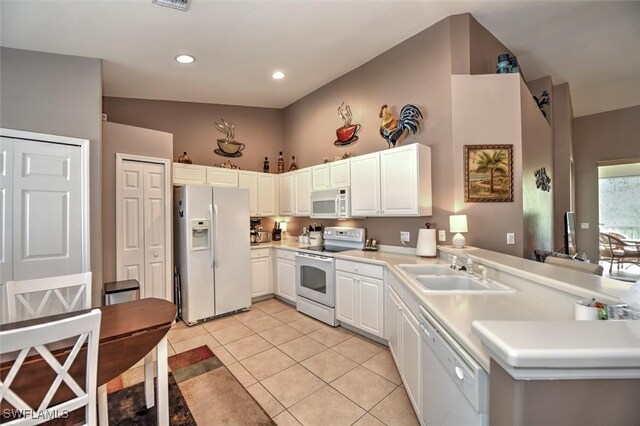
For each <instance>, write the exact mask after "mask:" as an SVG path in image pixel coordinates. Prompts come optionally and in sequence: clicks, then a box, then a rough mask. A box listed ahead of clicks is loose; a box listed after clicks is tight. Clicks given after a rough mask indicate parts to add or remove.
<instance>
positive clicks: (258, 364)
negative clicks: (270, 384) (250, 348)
mask: <svg viewBox="0 0 640 426" xmlns="http://www.w3.org/2000/svg"><path fill="white" fill-rule="evenodd" d="M241 363H242V365H243V366H244V367H245V368H246V369H247V370H248V371H249V372H250V373H251V374H252V375H253V376H255V378H256V379H258V380H264V379H266V378H267V377H270V376H273V375H274V374H276V373H277V372H279V371H282V370H284V369H285V368H289V367H291V366H292V365H293V364H295V363H296V362H295V361H294V360H292V359H291V358H289V357H288V356H287V355H285V354H284V353H282V352H281V351H280V350H279V349H278V348H271V349H269V350H266V351H264V352H260V353H259V354H256V355H253V356H250V357H248V358H245V359H243V360H242V361H241Z"/></svg>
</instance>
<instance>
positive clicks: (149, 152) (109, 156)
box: [102, 123, 173, 282]
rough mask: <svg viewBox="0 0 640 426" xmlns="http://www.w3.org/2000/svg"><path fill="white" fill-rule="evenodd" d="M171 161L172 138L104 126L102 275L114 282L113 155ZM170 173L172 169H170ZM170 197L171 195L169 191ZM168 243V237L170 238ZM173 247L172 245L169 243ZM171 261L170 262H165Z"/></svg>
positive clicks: (136, 130)
mask: <svg viewBox="0 0 640 426" xmlns="http://www.w3.org/2000/svg"><path fill="white" fill-rule="evenodd" d="M117 153H120V154H133V155H142V156H146V157H155V158H163V159H168V160H171V158H172V157H173V135H171V134H170V133H165V132H158V131H156V130H149V129H142V128H139V127H133V126H126V125H123V124H116V123H103V134H102V236H103V238H102V268H103V271H102V274H103V279H104V282H110V281H115V280H116V207H115V206H116V204H115V203H116V154H117ZM169 173H171V170H169ZM169 194H170V195H172V192H171V191H169ZM170 240H171V238H170ZM171 246H173V244H171ZM168 261H170V259H169V260H168Z"/></svg>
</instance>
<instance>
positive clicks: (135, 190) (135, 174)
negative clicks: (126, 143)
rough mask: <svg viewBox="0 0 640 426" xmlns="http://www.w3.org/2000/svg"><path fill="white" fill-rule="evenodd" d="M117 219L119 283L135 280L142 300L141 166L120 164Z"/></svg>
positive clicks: (135, 163) (142, 200)
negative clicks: (119, 194)
mask: <svg viewBox="0 0 640 426" xmlns="http://www.w3.org/2000/svg"><path fill="white" fill-rule="evenodd" d="M120 182H121V191H122V192H121V199H120V200H116V202H117V203H120V205H121V210H120V212H121V213H120V217H118V218H116V221H117V223H118V225H119V226H117V228H118V232H119V233H120V240H119V241H120V247H119V249H120V253H121V256H120V259H119V260H118V264H117V276H118V279H119V280H128V279H133V280H138V282H139V283H140V296H141V297H145V296H144V294H145V290H144V289H145V285H144V284H145V272H146V268H145V262H144V258H145V243H144V230H145V229H144V228H145V223H144V163H139V162H137V161H123V162H122V177H121V180H120Z"/></svg>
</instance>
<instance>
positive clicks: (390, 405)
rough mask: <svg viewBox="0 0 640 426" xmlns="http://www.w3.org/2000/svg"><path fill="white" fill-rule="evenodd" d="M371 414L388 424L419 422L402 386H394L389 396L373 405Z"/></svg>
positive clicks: (413, 423)
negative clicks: (394, 388)
mask: <svg viewBox="0 0 640 426" xmlns="http://www.w3.org/2000/svg"><path fill="white" fill-rule="evenodd" d="M371 414H372V415H373V416H375V417H376V418H377V419H379V420H380V421H382V422H383V423H384V424H387V425H389V426H395V425H398V426H400V425H402V426H404V425H407V426H409V425H419V424H420V423H419V422H418V419H417V417H416V413H415V411H413V407H412V406H411V402H410V401H409V397H408V396H407V393H406V392H405V390H404V389H403V388H402V387H398V388H396V390H394V391H393V392H391V394H390V395H389V396H387V397H386V398H385V399H383V400H382V401H380V402H379V403H378V405H376V406H375V407H373V408H372V409H371Z"/></svg>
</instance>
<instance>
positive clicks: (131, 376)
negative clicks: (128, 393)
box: [121, 365, 144, 388]
mask: <svg viewBox="0 0 640 426" xmlns="http://www.w3.org/2000/svg"><path fill="white" fill-rule="evenodd" d="M121 378H122V387H124V388H126V387H129V386H132V385H135V384H136V383H141V382H143V381H144V365H142V366H140V367H133V368H130V369H128V370H127V371H125V372H124V373H122V375H121Z"/></svg>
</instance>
